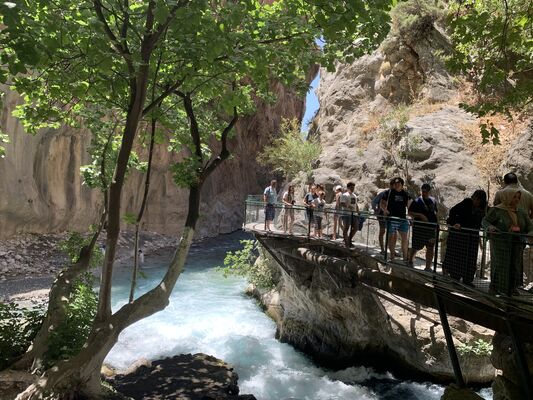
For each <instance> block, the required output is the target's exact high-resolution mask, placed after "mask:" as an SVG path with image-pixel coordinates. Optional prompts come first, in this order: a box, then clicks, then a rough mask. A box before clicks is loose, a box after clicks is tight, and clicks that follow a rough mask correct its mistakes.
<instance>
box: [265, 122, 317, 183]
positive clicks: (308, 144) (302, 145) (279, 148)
mask: <svg viewBox="0 0 533 400" xmlns="http://www.w3.org/2000/svg"><path fill="white" fill-rule="evenodd" d="M280 131H281V135H280V136H279V137H278V138H276V139H274V141H273V142H272V144H271V145H270V146H266V147H265V148H264V149H263V151H262V152H261V153H260V154H259V155H258V157H257V161H258V162H259V164H261V165H265V166H268V167H271V168H272V170H273V171H276V172H280V173H282V174H283V175H284V176H285V177H286V178H287V179H292V178H294V177H295V176H296V175H297V174H298V173H299V172H305V173H309V172H310V171H311V170H312V169H313V163H314V162H315V161H316V159H317V158H318V157H319V156H320V152H321V148H320V143H318V141H317V140H316V138H308V139H306V138H305V137H304V136H303V135H302V132H301V131H300V123H299V122H298V120H296V119H292V120H289V119H284V120H283V121H282V123H281V128H280Z"/></svg>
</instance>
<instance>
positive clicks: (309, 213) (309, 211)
mask: <svg viewBox="0 0 533 400" xmlns="http://www.w3.org/2000/svg"><path fill="white" fill-rule="evenodd" d="M311 210H312V209H310V208H306V210H305V213H306V214H307V219H308V220H309V221H308V223H307V240H311V220H312V219H313V214H312V213H311Z"/></svg>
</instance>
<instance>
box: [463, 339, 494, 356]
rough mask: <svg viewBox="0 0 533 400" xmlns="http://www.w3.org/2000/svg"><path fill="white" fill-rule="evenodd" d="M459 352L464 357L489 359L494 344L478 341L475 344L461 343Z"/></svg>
mask: <svg viewBox="0 0 533 400" xmlns="http://www.w3.org/2000/svg"><path fill="white" fill-rule="evenodd" d="M457 351H458V352H459V354H460V355H462V356H468V355H474V356H479V357H488V356H490V354H491V353H492V343H489V342H487V341H485V340H483V339H478V340H476V341H475V342H470V343H461V344H460V345H459V346H457Z"/></svg>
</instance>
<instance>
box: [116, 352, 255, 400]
mask: <svg viewBox="0 0 533 400" xmlns="http://www.w3.org/2000/svg"><path fill="white" fill-rule="evenodd" d="M128 371H129V372H128V373H127V374H118V375H116V376H114V377H113V378H108V379H107V380H108V382H109V383H110V384H111V385H112V386H113V387H115V389H116V390H117V391H118V392H120V393H122V394H123V395H126V396H129V397H131V398H133V399H143V400H150V399H158V400H161V399H169V400H170V399H183V400H210V399H212V400H225V399H227V400H230V399H231V400H255V397H254V396H252V395H239V387H238V385H237V382H238V375H237V374H236V373H235V372H234V371H233V368H232V367H231V366H229V365H228V364H226V363H225V362H224V361H222V360H219V359H217V358H215V357H212V356H209V355H206V354H201V353H199V354H182V355H179V356H174V357H170V358H165V359H163V360H156V361H152V362H151V363H149V364H148V365H147V363H146V360H141V362H140V363H135V365H133V366H132V367H130V368H129V369H128Z"/></svg>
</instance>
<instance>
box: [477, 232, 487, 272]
mask: <svg viewBox="0 0 533 400" xmlns="http://www.w3.org/2000/svg"><path fill="white" fill-rule="evenodd" d="M482 232H483V236H482V238H481V266H480V268H479V278H480V279H486V278H485V267H486V266H487V242H488V240H487V231H486V230H485V229H483V230H482Z"/></svg>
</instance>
